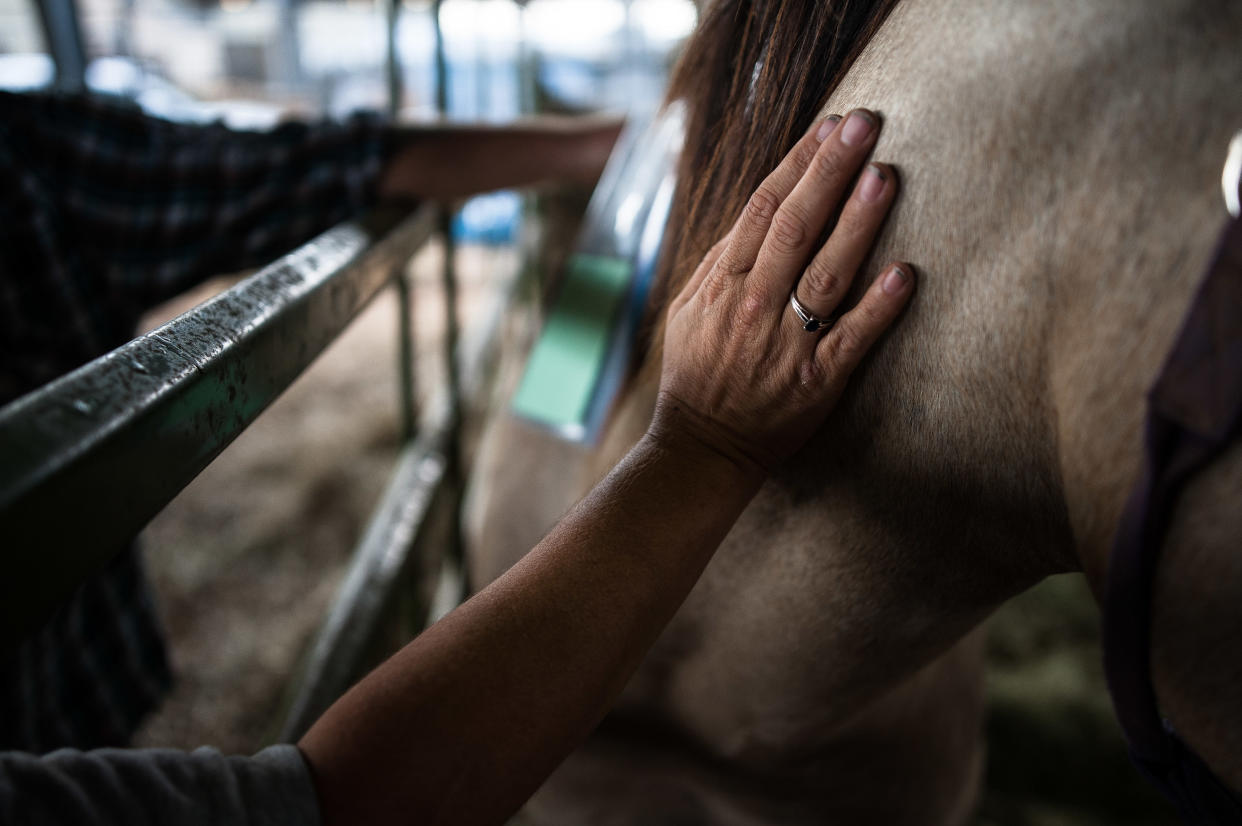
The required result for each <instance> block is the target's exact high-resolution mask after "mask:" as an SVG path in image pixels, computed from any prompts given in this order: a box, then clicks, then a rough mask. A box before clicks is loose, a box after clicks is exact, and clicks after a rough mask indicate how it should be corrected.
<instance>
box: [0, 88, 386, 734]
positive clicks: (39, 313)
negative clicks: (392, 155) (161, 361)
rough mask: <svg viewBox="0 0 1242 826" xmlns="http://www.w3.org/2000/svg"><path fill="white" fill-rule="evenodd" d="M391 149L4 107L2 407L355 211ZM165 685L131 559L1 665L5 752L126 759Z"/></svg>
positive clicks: (112, 114)
mask: <svg viewBox="0 0 1242 826" xmlns="http://www.w3.org/2000/svg"><path fill="white" fill-rule="evenodd" d="M384 135H385V132H384V129H383V124H382V123H381V121H380V120H379V118H377V117H376V116H372V115H357V116H355V117H354V118H352V119H351V120H350V121H348V122H345V123H326V122H325V123H319V124H305V123H289V124H285V125H282V126H280V127H278V128H276V129H274V130H272V131H270V132H262V133H258V132H236V131H232V130H229V129H226V128H225V127H223V126H221V125H218V124H213V125H210V126H197V125H185V124H174V123H168V122H165V121H161V120H157V119H154V118H150V117H148V116H146V115H143V114H142V113H141V112H140V111H139V110H138V109H136V108H135V107H132V106H129V105H125V104H123V103H121V102H119V101H107V100H101V99H98V98H89V97H71V96H60V95H50V94H22V95H15V94H6V93H0V405H2V404H6V403H7V402H9V401H12V400H13V399H15V398H17V397H18V396H20V395H22V394H24V393H27V392H29V391H31V390H33V389H35V388H37V387H39V386H40V385H42V384H44V383H45V382H47V381H50V380H51V379H54V378H56V377H57V376H59V375H61V374H62V373H65V372H68V371H69V370H72V369H74V368H75V367H78V366H79V365H81V364H83V363H85V362H87V361H89V360H91V359H93V358H95V357H97V356H99V355H102V354H103V353H106V352H108V351H109V350H111V349H114V348H115V347H117V346H119V345H121V344H123V343H125V342H126V341H128V340H129V339H130V338H131V337H132V335H133V331H134V327H135V324H136V323H137V321H138V318H139V316H140V315H141V314H142V313H143V312H144V311H145V310H146V309H147V308H149V307H151V306H153V305H155V304H158V303H159V302H161V301H164V300H166V299H168V298H171V297H172V296H175V295H177V294H178V293H180V292H182V291H184V290H185V289H187V288H188V287H190V286H192V285H194V284H196V283H198V282H199V281H201V280H202V279H203V278H205V277H208V276H211V275H214V274H217V273H222V272H231V271H236V270H240V269H245V268H248V267H254V266H258V265H261V264H264V263H267V262H268V261H270V260H271V259H272V258H274V257H276V256H278V255H280V254H281V253H283V252H285V251H287V250H289V249H291V248H293V247H295V246H297V245H298V244H300V243H302V242H303V241H306V240H308V239H310V238H311V237H313V236H314V235H316V234H318V233H319V232H322V231H323V230H325V229H327V228H329V227H331V226H332V225H333V224H335V223H338V222H340V221H342V220H344V219H345V218H348V217H349V216H351V215H353V214H355V213H357V212H358V211H359V210H360V209H362V208H363V207H364V206H366V205H367V204H368V203H369V202H370V201H371V200H372V199H373V195H374V191H375V186H376V182H377V180H378V177H379V172H380V168H381V166H382V163H383V159H384V152H385V137H384ZM2 461H3V457H0V462H2ZM68 505H69V503H67V506H68ZM66 517H70V518H71V517H72V514H71V513H66ZM2 544H3V541H2V540H0V545H2ZM0 558H2V557H0ZM170 683H171V679H170V674H169V669H168V663H167V659H166V657H165V653H164V645H163V640H162V636H161V633H160V629H159V624H158V621H157V617H156V613H155V610H154V606H153V604H152V601H151V597H150V595H149V593H148V588H147V584H146V579H145V577H144V575H143V572H142V568H141V563H140V560H139V557H138V555H137V553H136V549H135V548H133V547H130V548H129V549H127V550H125V551H123V552H121V553H120V554H119V555H118V556H117V557H116V559H115V560H114V561H113V562H112V564H111V565H110V567H109V568H108V569H107V570H105V571H104V572H103V573H102V574H100V575H99V576H96V577H94V578H92V579H90V580H88V581H87V582H86V583H84V584H83V585H82V586H80V587H79V588H78V590H77V591H76V592H75V594H74V596H73V597H72V598H70V600H68V602H67V603H66V604H65V605H64V606H62V607H61V608H60V609H59V610H58V612H57V613H56V615H55V616H54V617H53V618H52V619H51V620H50V621H49V622H48V623H47V625H45V626H44V627H43V628H42V629H41V630H40V631H38V632H37V633H36V634H34V635H32V636H31V637H30V638H28V639H27V640H25V641H24V642H23V643H22V644H21V645H20V646H19V647H18V648H17V649H15V650H11V651H3V652H0V749H21V750H25V751H34V752H43V751H48V750H51V749H54V748H58V747H61V746H73V747H78V748H94V747H99V746H110V745H123V744H125V743H126V742H127V741H128V739H129V737H130V735H131V733H132V732H133V730H134V728H135V727H136V726H137V724H138V722H139V721H140V719H141V718H142V717H143V716H144V715H145V714H146V713H147V712H148V711H150V710H151V709H152V708H153V707H154V706H155V705H156V704H157V703H158V702H159V700H160V699H161V698H162V696H163V695H164V693H165V692H166V691H167V690H168V687H169V685H170Z"/></svg>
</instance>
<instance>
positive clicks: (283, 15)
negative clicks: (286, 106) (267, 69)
mask: <svg viewBox="0 0 1242 826" xmlns="http://www.w3.org/2000/svg"><path fill="white" fill-rule="evenodd" d="M276 28H277V32H276V60H277V65H276V70H277V71H278V72H280V74H281V75H282V76H283V77H282V78H281V80H282V81H283V82H284V83H286V84H288V85H287V86H286V88H285V89H284V90H283V91H284V92H285V94H286V95H296V96H298V97H301V95H302V93H303V92H304V91H305V90H304V84H303V82H302V46H301V38H300V36H299V35H298V8H297V0H276ZM269 83H270V78H269Z"/></svg>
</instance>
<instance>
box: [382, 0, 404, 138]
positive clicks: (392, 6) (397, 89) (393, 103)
mask: <svg viewBox="0 0 1242 826" xmlns="http://www.w3.org/2000/svg"><path fill="white" fill-rule="evenodd" d="M384 12H385V16H386V21H385V22H386V23H387V24H388V43H387V46H388V53H387V55H386V56H385V61H384V68H385V70H386V74H387V78H386V79H387V81H388V114H389V115H392V116H393V117H395V116H396V115H397V112H399V111H400V109H401V98H402V92H403V83H402V80H401V55H400V54H398V52H397V24H398V22H399V19H400V16H401V0H387V2H386V3H385V7H384Z"/></svg>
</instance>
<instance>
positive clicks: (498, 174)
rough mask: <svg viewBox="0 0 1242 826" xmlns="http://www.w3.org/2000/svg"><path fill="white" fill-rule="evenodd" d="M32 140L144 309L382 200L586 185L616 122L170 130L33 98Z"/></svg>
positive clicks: (78, 240)
mask: <svg viewBox="0 0 1242 826" xmlns="http://www.w3.org/2000/svg"><path fill="white" fill-rule="evenodd" d="M28 111H29V112H30V115H31V117H32V120H33V121H34V122H33V123H32V124H31V125H29V127H28V128H27V130H26V131H27V133H28V134H30V135H32V136H34V137H33V139H32V140H30V142H29V146H28V147H27V148H28V150H29V154H30V156H31V158H32V160H34V162H36V163H38V165H39V166H40V168H42V169H45V170H47V172H46V174H47V175H48V177H49V178H50V179H51V180H50V181H49V183H50V184H51V186H50V187H49V190H51V191H53V192H55V193H56V198H57V202H58V203H57V206H58V207H59V208H60V209H61V210H62V212H63V218H64V219H65V221H66V223H67V224H68V225H69V226H70V228H71V230H72V235H73V237H74V241H75V244H76V245H77V246H78V248H79V250H80V252H81V253H82V255H84V256H87V257H89V258H91V259H93V260H95V261H98V262H101V263H102V264H103V266H104V268H105V270H106V272H107V273H108V284H107V290H108V292H109V293H111V294H112V297H113V298H114V299H119V300H120V301H122V302H124V303H125V304H127V305H128V306H130V307H133V306H138V307H148V306H151V305H153V304H156V303H158V302H160V301H162V300H165V299H167V298H169V297H171V296H173V295H176V294H178V293H180V292H182V291H184V290H185V289H187V288H189V287H190V286H193V285H194V284H195V283H197V282H198V281H199V280H201V279H202V278H204V277H207V276H210V275H213V274H216V273H221V272H230V271H236V270H240V269H245V268H249V267H254V266H259V265H261V264H264V263H267V262H268V261H270V260H271V259H272V258H275V257H276V256H278V255H280V254H282V253H284V252H286V251H288V250H289V249H292V248H293V247H295V246H297V245H298V244H300V243H303V242H304V241H306V240H308V239H310V238H311V237H313V236H314V235H316V234H318V233H319V232H322V231H324V230H325V229H327V228H329V227H331V226H332V225H334V224H336V223H338V222H340V221H342V220H345V219H346V218H349V217H350V216H352V215H355V214H357V213H358V212H359V211H360V210H362V209H363V208H365V207H366V206H368V205H369V204H371V203H372V202H373V201H374V200H375V199H376V198H377V197H379V196H381V195H382V196H384V197H390V198H402V199H416V198H440V199H451V198H456V197H461V196H465V195H469V194H473V193H475V192H480V191H484V190H487V189H496V188H501V187H509V186H521V185H524V184H529V183H535V182H538V181H543V180H548V179H552V178H565V179H571V180H578V181H589V180H593V179H594V177H595V176H597V175H598V174H599V172H600V170H601V169H602V168H603V164H604V162H605V160H606V159H607V157H608V153H609V151H610V150H611V146H612V142H613V140H615V138H616V134H617V131H618V129H619V126H620V124H619V122H618V121H616V120H612V119H607V120H604V119H594V120H582V121H578V122H574V121H568V120H557V121H534V122H531V123H529V124H522V125H515V126H511V127H449V126H428V127H388V126H385V125H384V123H383V122H382V121H381V119H379V118H377V117H375V116H368V115H359V116H355V117H354V118H351V119H350V120H349V121H347V122H344V123H331V122H322V123H315V124H308V123H286V124H284V125H282V126H280V127H278V128H276V129H274V130H272V131H270V132H238V131H234V130H230V129H227V128H225V127H223V126H221V125H218V124H213V125H210V126H200V125H187V124H174V123H169V122H166V121H161V120H158V119H156V118H151V117H149V116H146V115H144V114H142V113H141V112H139V111H138V110H136V109H134V108H133V107H129V106H125V105H119V104H117V103H113V102H101V101H99V100H97V99H88V98H71V97H70V98H65V97H35V98H34V99H33V100H32V106H30V107H29V110H28Z"/></svg>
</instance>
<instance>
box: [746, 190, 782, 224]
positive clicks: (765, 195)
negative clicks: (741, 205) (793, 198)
mask: <svg viewBox="0 0 1242 826" xmlns="http://www.w3.org/2000/svg"><path fill="white" fill-rule="evenodd" d="M780 207H781V199H780V198H777V197H776V193H775V192H773V191H772V190H771V189H769V188H768V187H767V186H760V187H759V188H758V189H756V190H755V193H754V194H753V195H751V196H750V200H749V201H747V202H746V218H747V219H748V220H750V221H752V222H754V223H757V224H764V225H766V224H768V223H769V222H770V221H771V220H772V219H773V217H775V215H776V211H777V210H778V209H780Z"/></svg>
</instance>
